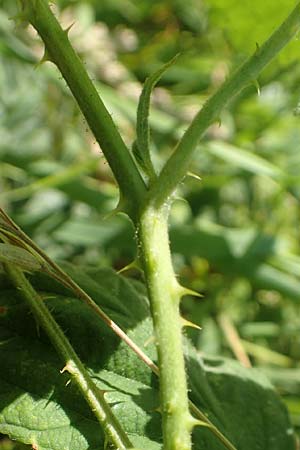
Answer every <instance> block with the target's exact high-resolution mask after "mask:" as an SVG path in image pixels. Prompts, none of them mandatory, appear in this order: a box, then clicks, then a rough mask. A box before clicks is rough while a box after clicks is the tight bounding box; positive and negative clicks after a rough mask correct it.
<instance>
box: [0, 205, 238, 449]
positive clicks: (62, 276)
mask: <svg viewBox="0 0 300 450" xmlns="http://www.w3.org/2000/svg"><path fill="white" fill-rule="evenodd" d="M1 216H2V218H3V220H1ZM0 222H1V223H0V224H1V225H2V226H4V225H6V226H7V227H8V228H9V230H10V231H8V230H5V229H2V230H1V231H2V232H3V234H4V235H6V236H7V237H8V238H11V239H16V237H18V238H17V239H19V241H17V242H16V241H13V242H15V243H19V244H21V245H22V244H24V243H25V244H26V245H27V246H28V248H27V249H28V250H30V249H32V250H34V252H36V254H37V255H38V256H39V257H41V259H42V260H43V261H45V262H46V266H43V268H44V270H45V271H46V272H47V273H48V274H49V275H50V276H51V277H53V278H55V279H56V280H57V281H59V282H60V283H62V284H63V285H64V286H65V287H67V288H68V289H71V290H72V292H73V293H74V294H75V295H76V296H77V297H78V298H79V299H80V300H82V301H83V302H84V303H86V304H87V305H88V306H89V307H90V308H92V309H93V311H94V312H95V313H96V314H97V315H98V316H99V317H100V319H101V320H103V321H104V322H105V323H106V324H107V326H108V327H109V328H111V330H112V331H113V332H114V333H116V334H117V335H118V336H119V337H120V338H121V339H122V340H123V341H124V342H125V343H126V344H127V345H128V346H129V348H131V349H132V350H133V351H134V352H135V353H136V355H137V356H138V357H139V358H140V359H141V360H142V361H143V362H144V363H145V364H146V365H147V366H148V367H149V368H150V369H151V370H152V372H153V373H154V374H155V375H157V376H159V375H160V374H159V368H158V367H157V365H156V364H155V363H154V362H153V361H152V360H151V359H150V358H149V357H148V356H147V355H146V354H145V353H144V352H143V351H142V350H141V349H140V348H139V347H138V346H137V345H136V344H135V342H133V341H132V339H130V338H129V336H127V334H126V333H125V332H124V331H123V330H122V329H121V328H120V327H119V326H118V325H117V324H116V323H115V322H114V321H113V320H112V319H111V318H110V317H109V316H108V315H107V314H105V312H104V311H103V310H102V309H101V308H100V307H99V306H98V305H97V303H95V302H94V300H93V299H92V298H91V297H90V296H89V295H88V294H87V293H86V292H85V291H84V290H83V289H82V288H81V287H80V286H79V285H78V284H77V283H75V281H74V280H72V278H71V277H70V276H69V275H68V274H67V273H66V272H64V271H63V270H62V269H61V268H60V267H59V266H58V265H57V264H56V263H55V262H54V261H52V259H51V258H49V256H48V255H47V254H46V253H44V252H43V251H42V250H41V249H40V248H39V247H38V246H37V245H36V244H35V243H34V242H33V241H32V240H31V239H30V238H29V237H28V236H27V235H26V234H25V233H24V232H23V231H22V230H21V229H20V228H19V227H18V226H17V225H16V224H15V223H14V222H13V221H12V219H11V218H10V217H9V216H8V215H7V214H6V213H5V212H4V211H3V209H2V208H0ZM189 407H190V410H191V412H192V413H193V414H194V416H195V417H196V418H197V419H199V420H200V421H202V422H205V423H207V426H208V427H209V429H210V430H211V432H212V433H213V434H214V435H215V436H216V438H218V439H219V440H220V441H221V442H222V443H223V444H224V446H225V447H226V448H227V449H228V450H236V448H235V447H234V446H233V445H232V444H231V442H230V441H229V440H228V439H227V438H226V437H225V436H224V435H223V434H222V433H221V432H220V430H218V428H217V427H216V426H215V425H214V424H213V423H212V422H211V421H210V420H209V419H208V418H207V417H206V415H205V414H204V413H203V412H202V411H200V410H199V409H198V408H197V407H196V405H195V404H194V403H193V402H192V401H191V400H189Z"/></svg>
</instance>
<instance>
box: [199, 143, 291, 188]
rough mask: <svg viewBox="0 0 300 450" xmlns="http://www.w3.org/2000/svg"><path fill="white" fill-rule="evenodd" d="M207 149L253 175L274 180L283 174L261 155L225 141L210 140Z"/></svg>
mask: <svg viewBox="0 0 300 450" xmlns="http://www.w3.org/2000/svg"><path fill="white" fill-rule="evenodd" d="M207 151H208V152H209V153H211V154H212V155H214V156H217V157H218V158H221V159H223V161H226V162H227V163H229V164H230V165H231V166H235V167H237V168H239V169H242V170H246V171H247V172H250V173H254V174H255V175H264V176H267V177H270V178H274V179H276V180H277V179H281V178H282V177H283V175H284V174H283V172H282V171H281V170H280V169H279V168H278V167H277V166H275V165H274V164H272V163H270V162H269V161H267V160H265V159H264V158H262V157H261V156H258V155H255V154H254V153H251V152H249V151H247V150H244V149H242V148H239V147H235V146H234V145H230V144H227V143H225V142H218V141H214V142H211V143H210V144H209V146H208V147H207Z"/></svg>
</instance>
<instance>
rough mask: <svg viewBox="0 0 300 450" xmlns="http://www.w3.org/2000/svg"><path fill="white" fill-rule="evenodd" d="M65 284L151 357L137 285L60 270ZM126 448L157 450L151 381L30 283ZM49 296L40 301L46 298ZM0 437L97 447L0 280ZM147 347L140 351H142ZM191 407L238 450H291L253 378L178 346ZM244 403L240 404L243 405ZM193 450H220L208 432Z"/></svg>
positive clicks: (108, 335)
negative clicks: (118, 426)
mask: <svg viewBox="0 0 300 450" xmlns="http://www.w3.org/2000/svg"><path fill="white" fill-rule="evenodd" d="M65 270H67V271H68V273H69V274H70V275H71V276H72V277H73V278H74V280H75V281H76V282H77V283H79V284H80V286H81V287H82V288H83V289H85V290H86V291H87V292H88V293H89V294H90V295H91V296H92V297H93V298H94V300H95V301H96V302H97V303H98V304H99V305H100V306H101V308H103V309H104V310H105V312H106V313H108V314H109V315H110V316H111V317H112V319H113V320H115V321H116V322H117V323H118V324H119V325H121V326H122V328H123V329H124V330H125V331H126V332H127V333H128V334H129V335H130V337H131V338H132V339H134V341H135V342H136V343H137V344H138V345H139V346H140V347H142V348H143V349H144V350H145V351H146V352H147V354H148V355H149V356H150V357H151V358H152V359H156V350H155V347H154V344H153V343H149V337H150V336H152V335H153V329H152V322H151V319H150V318H149V305H148V301H147V298H146V296H145V290H144V287H143V286H142V285H141V284H139V283H137V282H131V281H129V280H127V279H125V278H124V277H122V276H119V275H117V274H115V273H114V272H113V271H112V270H110V269H101V270H99V269H93V270H90V271H86V270H83V269H82V268H80V270H79V268H78V267H77V268H76V267H74V268H73V267H71V266H67V267H65ZM31 280H32V282H33V284H34V285H35V287H36V289H38V290H39V291H41V292H42V295H44V298H45V302H47V305H48V306H49V307H50V308H51V311H52V312H53V314H54V315H55V317H56V319H57V321H58V322H59V324H60V325H61V327H62V328H63V329H64V330H65V333H66V334H67V336H68V338H69V339H70V341H71V342H72V344H73V346H74V348H75V350H76V352H77V353H78V354H79V355H80V357H81V358H82V360H83V361H84V363H85V365H86V367H87V368H88V370H89V372H90V374H91V376H92V377H93V379H94V381H95V383H96V384H97V385H98V386H99V389H102V390H104V391H106V394H105V396H106V399H107V400H108V401H109V403H110V404H111V405H112V407H113V411H114V413H115V414H116V416H117V417H118V418H119V420H120V422H121V423H122V426H123V427H124V429H125V430H126V431H127V432H128V434H129V437H130V439H131V440H132V441H133V444H134V445H135V446H136V447H137V448H140V449H143V450H159V449H161V424H160V420H161V417H160V414H159V412H158V411H157V409H158V406H159V395H158V380H157V379H156V378H155V377H154V375H153V374H152V373H151V372H150V370H149V369H148V367H146V366H145V365H144V364H143V363H142V362H141V361H140V360H139V359H138V358H137V356H136V355H135V354H134V353H133V352H131V351H130V350H129V349H128V347H127V346H126V344H125V343H123V342H120V341H119V339H118V338H117V337H116V336H115V335H114V334H113V333H112V331H111V330H110V329H108V327H107V326H106V325H105V324H104V323H102V322H101V321H100V320H99V319H98V318H97V317H96V316H95V315H94V314H93V312H92V311H91V310H90V309H89V308H87V307H86V305H84V304H82V303H81V302H80V301H79V300H78V299H75V298H73V297H72V296H71V294H70V292H68V290H67V289H66V288H64V287H62V286H60V285H59V284H58V283H57V282H55V281H53V280H51V279H49V278H47V277H46V276H45V275H44V274H43V273H39V272H37V273H36V274H34V275H32V276H31ZM50 295H51V296H52V297H51V298H47V297H49V296H50ZM0 311H1V315H0V360H1V370H0V380H1V381H0V432H2V433H6V434H9V435H10V436H11V437H12V438H14V439H17V440H19V441H21V442H24V443H34V444H35V445H36V446H37V447H38V448H39V449H40V450H46V449H47V450H49V449H50V450H62V449H63V450H74V449H75V450H87V449H89V450H96V449H102V448H103V437H102V432H101V430H100V429H99V425H98V423H97V421H96V419H94V416H93V414H92V412H91V411H90V410H89V408H88V407H87V405H86V403H85V401H84V400H83V399H82V398H81V397H80V396H79V394H78V392H77V391H76V389H75V387H74V386H73V385H72V383H71V384H69V385H67V386H66V383H67V382H68V380H69V377H68V375H67V374H66V373H64V374H61V373H60V369H61V368H62V367H61V362H60V360H59V358H58V357H57V355H56V353H55V351H54V349H53V348H52V346H51V344H50V343H49V341H48V339H47V337H46V336H45V335H44V334H43V332H42V331H40V334H38V333H37V328H36V324H35V322H34V319H33V317H32V316H31V314H30V313H29V312H28V310H27V307H26V305H25V304H24V303H23V301H22V300H21V297H20V296H19V293H18V292H16V291H15V290H14V289H13V288H12V287H10V286H9V285H8V284H7V281H6V280H5V279H4V280H2V290H1V293H0ZM147 341H148V345H147V346H146V347H144V346H145V345H146V343H147ZM186 357H187V366H188V372H189V384H190V388H191V390H192V397H193V401H195V403H196V405H197V406H198V407H200V408H203V409H204V410H205V411H206V413H207V414H208V417H209V418H210V419H211V420H212V421H213V423H214V424H215V425H217V426H218V427H219V428H220V430H221V431H222V432H224V434H225V435H226V436H227V437H228V438H229V439H230V440H232V442H233V444H235V445H236V446H237V448H238V449H239V450H294V446H293V439H292V436H291V435H290V434H289V433H290V423H289V420H288V418H287V413H286V409H285V407H284V406H283V404H282V403H281V401H280V399H279V398H278V396H277V394H276V393H275V392H274V390H273V388H272V387H271V385H270V383H269V382H268V381H267V380H266V379H265V378H264V377H262V376H261V375H260V373H259V372H258V371H252V370H249V369H247V370H246V369H243V368H241V367H240V366H239V365H238V364H237V363H231V362H228V361H225V360H223V359H219V360H203V359H202V358H201V357H200V356H199V354H198V353H197V352H196V351H195V349H194V348H193V347H191V345H190V344H187V345H186ZM244 400H245V401H244ZM193 448H194V449H195V450H202V449H203V448H209V449H210V450H222V449H223V448H224V447H223V445H222V444H220V443H219V441H218V440H217V439H216V437H215V436H214V435H213V434H212V433H211V431H210V430H209V429H206V428H203V427H200V428H199V429H197V430H195V432H194V445H193Z"/></svg>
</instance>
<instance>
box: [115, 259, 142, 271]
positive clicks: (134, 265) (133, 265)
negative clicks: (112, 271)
mask: <svg viewBox="0 0 300 450" xmlns="http://www.w3.org/2000/svg"><path fill="white" fill-rule="evenodd" d="M130 269H136V270H138V271H139V272H142V268H141V266H140V263H139V261H138V260H137V259H134V260H133V261H131V263H129V264H127V265H126V266H124V267H122V269H120V270H118V271H117V273H118V274H121V273H123V272H127V270H130Z"/></svg>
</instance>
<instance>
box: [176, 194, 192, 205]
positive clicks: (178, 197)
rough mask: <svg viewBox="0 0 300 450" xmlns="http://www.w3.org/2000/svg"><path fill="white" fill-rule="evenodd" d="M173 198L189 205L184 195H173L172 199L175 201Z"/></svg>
mask: <svg viewBox="0 0 300 450" xmlns="http://www.w3.org/2000/svg"><path fill="white" fill-rule="evenodd" d="M175 200H177V201H179V202H184V203H187V204H188V205H189V202H188V201H187V199H186V198H184V197H180V196H179V195H176V197H174V201H175Z"/></svg>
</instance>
